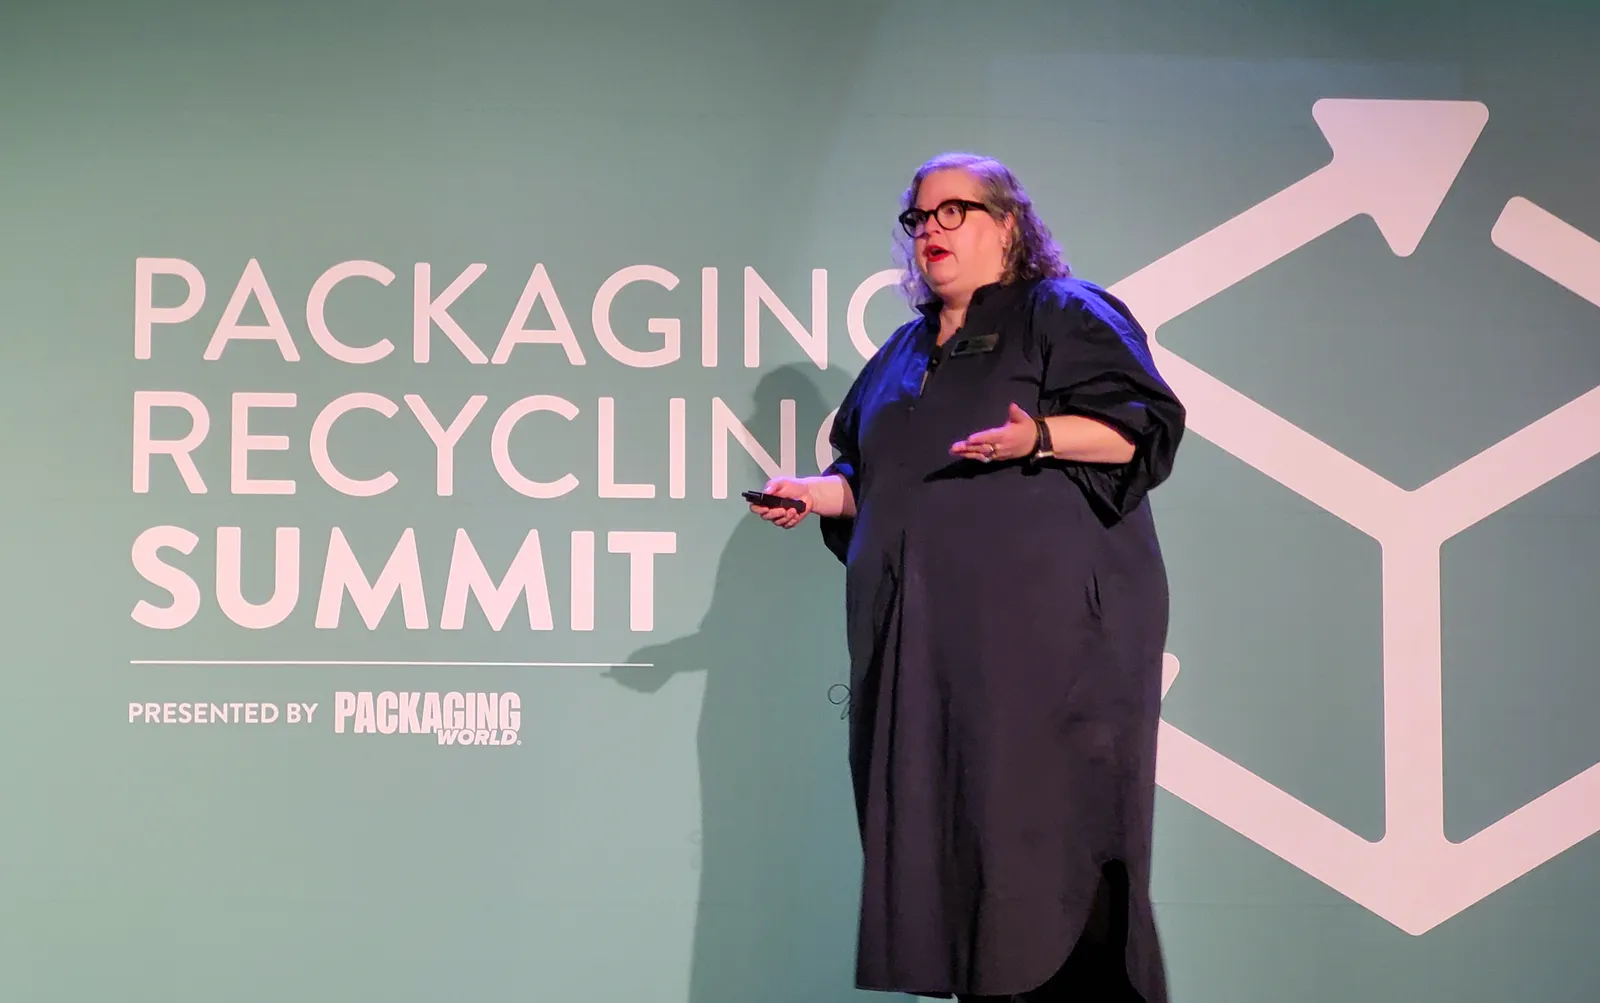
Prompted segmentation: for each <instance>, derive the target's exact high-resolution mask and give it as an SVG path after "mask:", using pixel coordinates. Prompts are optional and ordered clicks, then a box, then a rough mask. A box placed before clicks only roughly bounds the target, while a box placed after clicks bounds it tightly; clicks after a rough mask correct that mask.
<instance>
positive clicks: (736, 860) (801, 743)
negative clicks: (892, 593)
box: [609, 366, 886, 1003]
mask: <svg viewBox="0 0 1600 1003" xmlns="http://www.w3.org/2000/svg"><path fill="white" fill-rule="evenodd" d="M849 382H850V377H849V376H848V374H846V373H844V372H843V371H842V370H838V369H831V370H828V371H827V372H823V373H818V372H817V371H816V370H815V369H807V368H802V367H798V366H795V367H785V368H783V369H779V370H776V371H775V372H773V373H771V374H769V375H767V376H766V377H764V378H763V379H762V380H761V382H760V383H759V384H758V386H757V388H756V392H755V414H754V415H752V416H750V417H748V418H747V419H745V420H746V424H747V425H749V427H751V428H752V429H755V428H776V427H777V426H778V409H779V403H780V401H782V400H784V399H786V398H787V399H791V400H794V401H795V411H796V416H797V418H798V419H799V420H798V421H797V423H796V424H797V428H798V429H802V430H803V429H805V428H807V427H808V426H809V427H810V428H816V427H817V423H818V422H820V421H821V420H822V419H823V418H824V417H825V416H826V415H827V413H828V412H829V411H830V410H831V409H832V408H833V407H834V406H835V405H836V404H837V403H838V401H839V400H840V398H842V397H843V396H844V392H845V390H847V389H848V387H849ZM800 438H801V440H808V439H809V437H808V436H806V435H805V434H804V432H803V431H802V432H801V433H800ZM810 446H811V444H810V442H809V441H800V442H798V443H797V455H798V457H799V458H800V459H799V463H800V470H801V472H810V468H811V464H810V463H808V462H807V461H806V458H807V457H809V456H810V455H811V448H810ZM756 486H759V485H756ZM743 487H744V485H739V484H734V485H730V492H732V491H734V490H737V489H742V488H743ZM730 504H732V505H735V506H737V505H740V504H741V503H740V502H738V501H736V500H735V501H731V502H730ZM843 588H844V575H843V568H842V567H841V566H840V565H839V563H838V561H836V560H835V559H834V557H833V555H832V554H830V553H829V552H828V551H827V550H826V548H824V547H823V545H822V540H821V538H820V536H819V535H818V532H817V526H816V522H815V521H814V520H807V521H806V522H804V523H801V525H800V526H799V527H798V528H796V529H794V530H791V531H788V532H785V531H784V530H781V529H777V528H776V527H773V526H771V525H769V524H767V523H765V522H763V521H762V520H760V519H758V518H757V517H755V516H754V515H750V514H748V513H746V514H745V515H744V516H743V518H742V519H741V520H740V522H739V523H738V525H737V527H736V528H735V529H734V532H733V535H732V537H731V538H730V539H729V541H728V545H727V548H726V549H725V550H724V551H723V553H722V557H721V559H720V561H719V564H718V569H717V578H716V585H715V588H714V592H713V595H712V598H711V606H710V609H709V610H707V612H706V615H705V618H704V619H703V620H702V621H701V623H700V629H699V630H698V631H697V632H695V633H693V634H690V635H689V636H687V637H680V638H678V639H676V640H674V641H669V642H666V643H665V644H660V645H653V646H651V647H647V648H644V649H642V650H640V651H637V652H635V653H634V655H633V657H632V659H631V660H632V661H638V662H648V663H652V666H653V667H651V668H633V669H627V668H623V669H616V670H613V671H612V672H611V673H609V675H610V676H611V677H612V678H613V679H614V680H615V681H616V682H618V683H620V684H621V685H624V686H627V687H629V688H631V689H634V690H637V691H640V692H643V693H654V692H657V691H659V690H660V689H661V688H662V687H663V686H666V685H667V684H669V683H670V682H671V681H672V677H673V676H675V675H678V674H680V673H687V672H704V673H706V678H705V701H704V704H703V706H702V709H701V715H700V727H699V736H698V746H699V749H698V752H699V762H700V791H701V804H702V808H701V811H702V821H701V847H700V850H701V864H700V900H699V910H698V914H697V917H696V926H695V938H694V957H693V962H692V966H693V967H692V975H691V980H690V991H689V997H688V1000H689V1003H749V1001H752V1000H767V1001H788V1000H794V1001H801V1000H804V1001H807V1003H825V1001H829V1000H852V999H858V998H865V997H866V995H867V994H858V993H857V992H856V990H855V989H854V988H853V986H854V964H855V934H856V906H857V896H858V894H859V887H860V885H859V882H860V862H859V861H860V843H859V842H858V840H857V836H856V829H855V815H854V807H853V802H852V800H851V794H850V778H849V773H848V764H847V760H846V726H845V723H844V721H843V720H842V717H841V709H842V708H841V704H840V700H841V692H842V689H843V684H844V683H845V682H846V681H847V680H848V676H849V663H848V658H847V655H846V650H845V644H844V621H843V617H844V594H843ZM872 998H874V999H879V1000H882V999H885V998H886V997H884V996H883V995H882V994H873V996H872Z"/></svg>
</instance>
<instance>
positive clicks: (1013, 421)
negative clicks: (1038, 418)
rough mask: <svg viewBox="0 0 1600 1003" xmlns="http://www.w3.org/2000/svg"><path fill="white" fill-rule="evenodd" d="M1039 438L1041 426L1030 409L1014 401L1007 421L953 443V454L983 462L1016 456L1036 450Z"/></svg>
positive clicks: (1026, 454) (951, 451) (1017, 457)
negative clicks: (1030, 413)
mask: <svg viewBox="0 0 1600 1003" xmlns="http://www.w3.org/2000/svg"><path fill="white" fill-rule="evenodd" d="M1038 442H1039V429H1038V428H1037V427H1036V426H1035V425H1034V423H1033V418H1032V417H1031V416H1029V414H1028V412H1026V411H1024V410H1022V408H1020V407H1017V405H1016V404H1012V405H1011V412H1010V414H1009V415H1007V417H1006V423H1005V424H1004V425H999V426H996V427H995V428H986V429H984V430H983V431H981V432H974V433H972V434H971V435H969V436H967V437H966V438H965V439H962V440H961V441H960V442H957V443H955V444H954V445H952V446H951V447H950V455H951V456H960V457H964V458H966V459H968V460H978V461H979V462H982V463H994V462H999V461H1001V460H1016V459H1020V458H1022V457H1024V456H1028V455H1030V454H1032V453H1033V449H1034V446H1036V445H1037V444H1038Z"/></svg>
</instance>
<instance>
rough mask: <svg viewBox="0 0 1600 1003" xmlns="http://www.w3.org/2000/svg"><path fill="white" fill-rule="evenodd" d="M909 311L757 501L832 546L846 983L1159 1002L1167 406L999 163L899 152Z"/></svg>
mask: <svg viewBox="0 0 1600 1003" xmlns="http://www.w3.org/2000/svg"><path fill="white" fill-rule="evenodd" d="M903 208H904V211H903V212H902V213H901V214H900V224H901V226H902V228H903V229H904V231H905V234H906V240H905V242H904V243H903V244H902V245H901V249H902V253H903V255H904V258H905V265H906V275H907V279H906V284H907V288H906V292H907V293H908V295H909V298H910V300H911V302H912V304H913V305H914V306H915V307H916V308H917V312H918V314H919V316H917V317H916V318H914V319H913V320H911V321H909V322H908V323H906V324H905V325H903V326H902V327H900V328H899V329H898V330H896V331H895V332H894V334H893V335H891V336H890V337H889V339H888V340H887V341H886V342H885V343H884V344H883V346H882V348H880V349H879V350H878V352H877V353H876V354H875V355H874V356H873V357H872V358H871V359H870V360H869V361H868V362H867V363H866V364H865V365H864V366H863V368H862V370H861V372H860V374H859V376H858V377H857V378H856V380H855V383H854V385H853V386H852V387H851V388H850V391H849V393H848V394H846V396H845V398H844V401H843V402H842V404H841V405H840V407H839V411H838V415H837V417H836V418H835V420H834V425H833V431H832V444H833V448H834V450H835V451H836V452H837V454H838V459H837V460H836V461H835V462H834V463H833V464H831V465H830V466H829V467H828V468H827V469H826V470H825V471H823V472H822V474H820V475H819V476H816V477H802V478H788V477H780V478H776V479H774V480H772V481H771V482H769V483H768V484H767V485H766V490H767V491H768V492H770V493H772V494H776V495H780V496H782V497H785V498H790V499H796V500H798V501H800V502H802V503H803V507H802V508H799V509H794V508H789V507H768V506H764V505H760V504H756V505H752V509H753V510H754V511H755V512H757V513H758V514H760V515H761V516H762V517H763V518H765V519H767V520H769V521H770V522H772V523H774V524H776V525H778V526H781V527H783V528H786V529H788V528H793V527H794V526H796V525H798V524H799V523H800V522H801V521H802V520H803V519H804V518H806V517H807V516H808V515H816V516H817V517H818V518H819V522H820V524H821V528H822V534H823V539H824V541H825V542H826V544H827V546H828V547H829V548H830V549H831V550H832V551H833V552H834V553H835V554H837V555H838V556H839V558H840V559H841V560H842V561H843V562H844V563H845V566H846V569H847V570H846V574H845V582H846V586H845V616H846V623H847V636H848V645H849V651H850V661H851V683H850V685H851V703H850V769H851V774H852V778H853V781H854V787H855V796H856V809H857V813H858V820H859V824H860V831H861V840H862V849H863V852H864V870H863V879H862V897H861V915H860V926H859V934H858V943H857V961H856V984H857V986H858V987H859V988H862V989H869V990H882V991H888V992H905V993H911V994H914V995H919V996H928V997H942V998H949V997H951V996H955V997H957V998H958V999H960V1000H972V1001H979V1000H1015V1001H1027V1003H1040V1001H1045V1000H1057V999H1060V1000H1067V999H1072V1000H1086V1001H1089V1000H1092V1001H1111V1000H1143V1001H1144V1003H1166V999H1167V988H1166V976H1165V967H1164V964H1163V962H1162V956H1161V948H1160V944H1159V941H1158V938H1157V933H1156V928H1155V920H1154V916H1153V910H1152V906H1151V902H1150V893H1149V885H1150V856H1151V838H1152V828H1153V815H1154V805H1155V769H1156V732H1157V726H1158V722H1159V717H1160V703H1161V661H1162V654H1163V650H1164V648H1165V644H1166V634H1167V621H1168V593H1167V577H1166V570H1165V565H1164V563H1163V559H1162V556H1161V549H1160V546H1159V544H1158V542H1157V538H1156V532H1155V526H1154V522H1153V519H1152V516H1151V512H1150V507H1149V503H1148V501H1147V496H1148V494H1149V492H1150V491H1151V489H1153V488H1154V487H1156V486H1157V485H1158V484H1160V483H1162V482H1163V481H1164V480H1166V478H1167V476H1168V474H1169V473H1170V472H1171V469H1172V464H1173V457H1174V455H1175V453H1176V451H1177V447H1178V442H1179V440H1180V439H1181V437H1182V435H1183V429H1184V419H1185V413H1184V409H1183V406H1182V405H1181V404H1180V403H1179V401H1178V400H1177V399H1176V398H1175V397H1174V396H1173V394H1172V391H1171V390H1170V389H1169V388H1168V387H1167V386H1166V384H1165V383H1164V382H1163V380H1162V378H1161V376H1160V375H1159V374H1158V373H1157V372H1156V369H1155V366H1154V365H1153V363H1152V361H1151V358H1150V353H1149V350H1148V346H1147V341H1146V337H1145V335H1144V332H1143V330H1142V329H1141V328H1140V327H1139V325H1138V323H1137V322H1136V321H1135V320H1134V319H1133V317H1132V316H1130V314H1129V313H1128V311H1127V308H1126V307H1125V306H1124V305H1123V304H1122V303H1121V302H1119V301H1118V300H1117V299H1116V298H1115V297H1113V296H1111V295H1110V294H1109V293H1107V292H1106V291H1105V290H1103V289H1101V288H1099V287H1098V286H1095V285H1093V284H1091V283H1088V282H1084V281H1081V280H1078V279H1075V278H1073V277H1072V276H1071V272H1070V269H1069V268H1068V267H1067V266H1066V264H1065V263H1063V261H1062V259H1061V254H1060V251H1059V250H1058V248H1057V247H1056V245H1055V243H1054V241H1053V240H1052V238H1051V236H1050V232H1049V230H1048V229H1047V228H1046V227H1045V226H1044V224H1043V223H1042V222H1041V221H1040V220H1039V218H1038V217H1037V216H1036V215H1035V212H1034V209H1033V205H1032V203H1031V201H1030V200H1029V198H1028V196H1027V193H1026V192H1025V191H1024V190H1023V189H1022V186H1021V185H1019V184H1018V183H1017V180H1016V178H1015V177H1013V175H1012V173H1011V171H1010V170H1008V169H1007V168H1006V167H1005V166H1004V165H1002V164H1000V163H998V162H996V161H994V160H991V159H988V158H981V157H975V156H970V155H965V154H952V155H945V156H941V157H938V158H936V159H934V160H932V161H930V162H929V163H927V164H924V165H923V166H922V167H921V168H920V169H919V170H918V171H917V172H916V174H915V176H914V177H913V179H912V182H911V185H910V187H909V189H908V190H907V192H906V194H905V199H904V207H903Z"/></svg>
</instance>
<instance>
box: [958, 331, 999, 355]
mask: <svg viewBox="0 0 1600 1003" xmlns="http://www.w3.org/2000/svg"><path fill="white" fill-rule="evenodd" d="M999 344H1000V335H999V334H994V333H991V334H985V335H981V336H979V337H976V338H962V339H961V340H960V341H958V342H956V343H955V345H954V347H952V348H951V349H950V357H951V358H952V359H954V358H959V357H960V356H963V355H982V354H984V353H985V352H992V351H994V350H995V347H996V346H997V345H999Z"/></svg>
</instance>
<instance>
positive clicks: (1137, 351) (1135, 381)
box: [1033, 282, 1186, 524]
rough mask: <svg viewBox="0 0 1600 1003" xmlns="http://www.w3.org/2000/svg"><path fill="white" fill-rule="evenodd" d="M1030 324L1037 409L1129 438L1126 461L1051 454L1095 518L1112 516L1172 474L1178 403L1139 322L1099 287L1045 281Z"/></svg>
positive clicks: (1179, 428)
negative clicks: (1037, 358)
mask: <svg viewBox="0 0 1600 1003" xmlns="http://www.w3.org/2000/svg"><path fill="white" fill-rule="evenodd" d="M1033 328H1034V337H1035V338H1036V339H1037V343H1038V345H1039V350H1040V355H1041V357H1042V361H1043V365H1044V373H1043V378H1042V381H1041V386H1040V395H1039V406H1040V412H1041V414H1043V415H1045V416H1053V415H1066V414H1077V415H1083V416H1086V417H1089V418H1094V419H1097V420H1099V421H1102V422H1105V423H1106V424H1108V425H1111V426H1113V427H1115V428H1117V429H1118V430H1120V431H1121V432H1122V433H1123V434H1124V435H1126V436H1127V437H1128V439H1129V440H1130V441H1132V442H1133V444H1134V455H1133V458H1132V459H1131V460H1129V461H1128V462H1127V463H1116V464H1111V463H1083V462H1076V461H1069V460H1063V461H1058V463H1059V465H1060V466H1061V468H1062V469H1063V470H1064V471H1065V472H1066V474H1067V476H1068V477H1070V478H1072V480H1073V481H1074V482H1075V483H1076V484H1077V485H1078V486H1079V487H1080V488H1082V489H1083V491H1084V493H1085V495H1087V496H1088V498H1089V501H1090V503H1091V504H1092V505H1093V506H1094V509H1095V511H1096V513H1097V514H1098V515H1099V517H1100V518H1101V520H1102V521H1104V522H1105V523H1107V524H1110V523H1113V522H1116V521H1117V520H1119V519H1121V518H1122V517H1124V516H1126V515H1128V514H1129V513H1130V512H1132V511H1134V510H1135V509H1136V508H1138V507H1139V505H1140V503H1141V502H1143V501H1144V498H1145V496H1146V495H1147V494H1149V493H1150V491H1151V490H1153V489H1154V488H1155V487H1157V486H1158V485H1159V484H1161V483H1162V482H1163V481H1165V480H1166V479H1167V477H1168V476H1169V475H1171V473H1172V466H1173V461H1174V458H1175V456H1176V454H1177V451H1178V443H1179V441H1180V440H1181V439H1182V438H1183V432H1184V427H1185V419H1186V412H1185V410H1184V407H1183V404H1182V403H1181V402H1180V401H1179V400H1178V398H1177V397H1176V396H1175V395H1174V394H1173V392H1172V389H1171V388H1170V387H1168V386H1167V384H1166V381H1165V380H1163V379H1162V378H1161V374H1160V373H1159V372H1157V371H1156V366H1155V362H1154V360H1153V359H1152V358H1151V356H1150V346H1149V339H1148V337H1147V336H1146V334H1145V332H1144V329H1143V328H1141V327H1140V326H1139V322H1138V321H1137V320H1135V319H1134V317H1133V315H1132V314H1131V313H1130V312H1129V310H1128V308H1127V306H1126V305H1125V304H1124V303H1123V302H1122V301H1121V300H1119V299H1117V298H1116V297H1115V296H1113V295H1111V294H1110V293H1108V292H1106V291H1105V290H1103V289H1099V288H1098V287H1096V286H1093V285H1091V284H1089V283H1081V282H1079V283H1072V284H1071V285H1058V286H1050V287H1046V289H1045V290H1042V293H1041V295H1040V297H1039V298H1038V300H1037V301H1036V303H1035V305H1034V311H1033Z"/></svg>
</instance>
